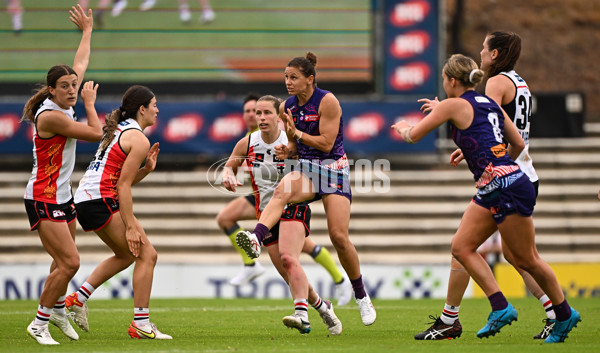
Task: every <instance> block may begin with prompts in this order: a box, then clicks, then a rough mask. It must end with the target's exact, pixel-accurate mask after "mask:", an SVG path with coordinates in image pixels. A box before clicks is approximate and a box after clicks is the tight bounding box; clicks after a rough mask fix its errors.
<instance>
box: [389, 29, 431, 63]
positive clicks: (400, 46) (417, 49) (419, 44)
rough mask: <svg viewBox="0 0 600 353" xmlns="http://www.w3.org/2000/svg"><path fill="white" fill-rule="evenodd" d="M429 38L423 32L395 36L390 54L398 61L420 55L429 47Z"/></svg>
mask: <svg viewBox="0 0 600 353" xmlns="http://www.w3.org/2000/svg"><path fill="white" fill-rule="evenodd" d="M430 42H431V38H430V37H429V34H428V33H427V32H425V31H412V32H408V33H404V34H399V35H397V36H396V38H395V39H394V41H393V42H392V45H391V46H390V52H391V53H392V55H393V56H394V57H396V58H398V59H405V58H410V57H413V56H415V55H419V54H422V53H423V52H424V51H425V49H427V47H428V46H429V43H430Z"/></svg>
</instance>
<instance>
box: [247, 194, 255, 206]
mask: <svg viewBox="0 0 600 353" xmlns="http://www.w3.org/2000/svg"><path fill="white" fill-rule="evenodd" d="M244 198H245V199H246V201H248V202H249V203H250V204H251V205H252V207H255V206H254V205H255V204H256V198H255V197H254V194H248V195H246V196H244Z"/></svg>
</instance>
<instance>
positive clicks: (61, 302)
mask: <svg viewBox="0 0 600 353" xmlns="http://www.w3.org/2000/svg"><path fill="white" fill-rule="evenodd" d="M66 297H67V296H66V295H63V296H61V297H59V298H58V300H57V301H56V304H54V312H55V313H57V314H60V315H63V316H64V315H67V312H66V311H65V298H66Z"/></svg>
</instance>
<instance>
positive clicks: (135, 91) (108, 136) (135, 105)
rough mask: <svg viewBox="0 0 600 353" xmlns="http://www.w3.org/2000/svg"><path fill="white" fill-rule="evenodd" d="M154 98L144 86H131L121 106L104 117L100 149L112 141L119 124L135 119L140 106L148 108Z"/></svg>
mask: <svg viewBox="0 0 600 353" xmlns="http://www.w3.org/2000/svg"><path fill="white" fill-rule="evenodd" d="M152 98H154V93H152V91H151V90H150V88H148V87H146V86H140V85H136V86H131V87H129V89H128V90H127V91H126V92H125V94H124V95H123V101H122V102H121V106H120V107H119V108H118V109H116V110H113V111H112V113H110V115H108V116H107V117H106V121H105V124H106V125H105V126H104V128H103V129H102V130H103V131H104V136H103V137H102V142H100V149H105V148H106V147H108V145H109V144H110V143H111V142H112V140H113V137H114V136H113V135H114V133H115V130H116V129H117V126H118V125H119V123H120V122H122V121H125V120H127V119H130V118H131V119H137V112H138V110H139V109H140V107H141V106H144V107H146V108H148V106H149V105H150V101H151V100H152Z"/></svg>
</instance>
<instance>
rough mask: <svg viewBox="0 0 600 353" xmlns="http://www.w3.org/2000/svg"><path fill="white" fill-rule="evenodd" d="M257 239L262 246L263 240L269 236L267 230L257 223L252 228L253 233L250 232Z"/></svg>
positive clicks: (264, 226)
mask: <svg viewBox="0 0 600 353" xmlns="http://www.w3.org/2000/svg"><path fill="white" fill-rule="evenodd" d="M252 233H254V235H256V237H257V238H258V241H259V242H260V243H261V244H262V242H263V240H264V239H265V237H266V236H267V234H269V228H267V226H266V225H264V224H262V223H257V224H256V227H254V231H253V232H252Z"/></svg>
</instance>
